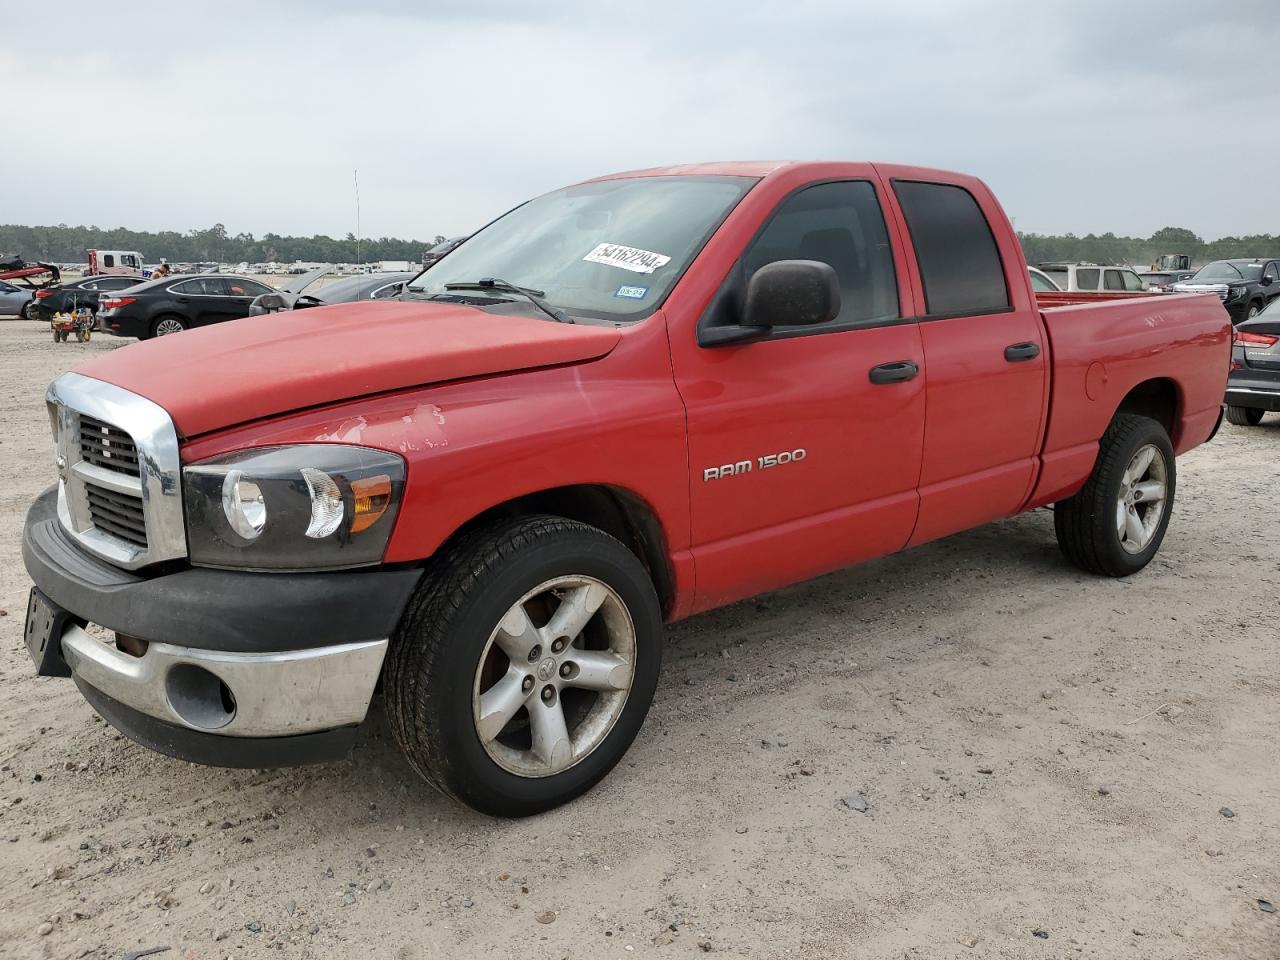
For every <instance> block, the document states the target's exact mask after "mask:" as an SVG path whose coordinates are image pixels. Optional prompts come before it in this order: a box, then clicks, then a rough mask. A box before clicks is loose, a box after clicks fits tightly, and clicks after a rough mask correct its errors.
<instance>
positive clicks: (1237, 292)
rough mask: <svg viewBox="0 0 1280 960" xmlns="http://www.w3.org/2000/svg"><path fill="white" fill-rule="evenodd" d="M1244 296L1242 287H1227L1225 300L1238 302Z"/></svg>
mask: <svg viewBox="0 0 1280 960" xmlns="http://www.w3.org/2000/svg"><path fill="white" fill-rule="evenodd" d="M1243 296H1244V287H1227V299H1228V300H1239V299H1240V298H1241V297H1243Z"/></svg>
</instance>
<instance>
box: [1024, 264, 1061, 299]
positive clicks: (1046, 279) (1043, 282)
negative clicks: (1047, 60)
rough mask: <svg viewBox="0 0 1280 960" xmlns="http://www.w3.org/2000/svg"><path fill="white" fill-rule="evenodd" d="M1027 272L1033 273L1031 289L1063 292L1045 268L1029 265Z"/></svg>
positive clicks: (1039, 291) (1043, 291) (1044, 291)
mask: <svg viewBox="0 0 1280 960" xmlns="http://www.w3.org/2000/svg"><path fill="white" fill-rule="evenodd" d="M1027 273H1029V274H1031V289H1032V290H1034V291H1035V292H1036V293H1061V292H1062V288H1061V287H1060V286H1058V285H1057V284H1056V283H1054V282H1053V278H1052V277H1051V276H1049V275H1048V274H1047V273H1045V272H1044V271H1043V270H1037V269H1036V268H1035V267H1027Z"/></svg>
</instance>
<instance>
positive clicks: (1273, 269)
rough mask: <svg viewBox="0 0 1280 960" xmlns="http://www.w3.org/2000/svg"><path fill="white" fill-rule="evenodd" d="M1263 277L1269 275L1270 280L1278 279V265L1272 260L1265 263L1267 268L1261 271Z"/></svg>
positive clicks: (1279, 267)
mask: <svg viewBox="0 0 1280 960" xmlns="http://www.w3.org/2000/svg"><path fill="white" fill-rule="evenodd" d="M1262 275H1263V276H1264V277H1270V278H1271V279H1272V280H1280V265H1277V264H1276V262H1275V261H1274V260H1272V261H1271V262H1270V263H1268V264H1267V269H1265V270H1263V271H1262Z"/></svg>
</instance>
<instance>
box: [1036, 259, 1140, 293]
mask: <svg viewBox="0 0 1280 960" xmlns="http://www.w3.org/2000/svg"><path fill="white" fill-rule="evenodd" d="M1040 269H1041V270H1043V271H1044V272H1045V273H1046V274H1048V275H1049V277H1050V279H1052V280H1053V282H1054V283H1056V284H1057V285H1058V286H1059V287H1061V288H1062V289H1063V290H1069V291H1080V292H1082V293H1102V292H1111V291H1115V292H1118V293H1125V292H1127V293H1141V292H1142V291H1144V290H1146V289H1147V285H1146V284H1145V283H1143V281H1142V278H1141V277H1140V276H1138V274H1137V273H1136V272H1135V271H1134V270H1131V269H1130V268H1129V267H1102V266H1099V265H1098V264H1096V263H1042V264H1040Z"/></svg>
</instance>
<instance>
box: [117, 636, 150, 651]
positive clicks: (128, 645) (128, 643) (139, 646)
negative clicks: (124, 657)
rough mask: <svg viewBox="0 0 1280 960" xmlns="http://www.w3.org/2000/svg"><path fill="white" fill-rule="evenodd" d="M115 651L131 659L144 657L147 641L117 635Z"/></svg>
mask: <svg viewBox="0 0 1280 960" xmlns="http://www.w3.org/2000/svg"><path fill="white" fill-rule="evenodd" d="M116 649H117V650H119V651H120V652H121V653H127V654H128V655H129V656H131V657H145V656H146V655H147V641H145V640H142V639H140V638H138V637H131V636H129V635H128V634H127V633H117V634H116Z"/></svg>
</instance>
